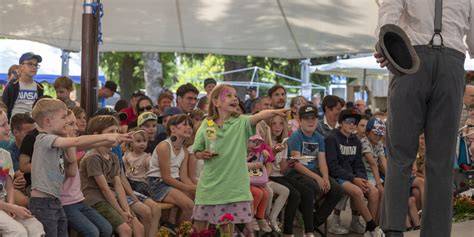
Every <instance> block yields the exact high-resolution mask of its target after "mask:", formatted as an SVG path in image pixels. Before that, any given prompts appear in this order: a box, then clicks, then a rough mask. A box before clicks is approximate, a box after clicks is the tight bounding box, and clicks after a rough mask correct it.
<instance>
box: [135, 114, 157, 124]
mask: <svg viewBox="0 0 474 237" xmlns="http://www.w3.org/2000/svg"><path fill="white" fill-rule="evenodd" d="M150 120H154V121H158V117H157V116H156V114H155V113H153V112H145V113H142V114H140V115H139V116H138V119H137V126H138V127H140V126H142V124H144V123H145V122H146V121H150Z"/></svg>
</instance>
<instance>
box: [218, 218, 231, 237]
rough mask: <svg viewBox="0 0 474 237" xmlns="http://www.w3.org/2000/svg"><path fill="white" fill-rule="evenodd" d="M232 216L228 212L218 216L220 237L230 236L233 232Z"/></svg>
mask: <svg viewBox="0 0 474 237" xmlns="http://www.w3.org/2000/svg"><path fill="white" fill-rule="evenodd" d="M233 222H234V216H232V214H230V213H226V214H224V215H222V216H221V217H220V218H219V225H218V226H217V228H219V232H220V234H221V236H222V237H231V236H232V234H233V233H234V224H233Z"/></svg>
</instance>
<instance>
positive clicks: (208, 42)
mask: <svg viewBox="0 0 474 237" xmlns="http://www.w3.org/2000/svg"><path fill="white" fill-rule="evenodd" d="M101 2H102V3H103V5H104V16H103V18H102V33H103V42H104V43H103V44H102V45H100V47H99V50H100V51H145V52H185V53H215V54H223V55H253V56H262V57H277V58H300V59H303V58H314V57H319V56H328V55H341V54H346V53H357V52H370V51H372V50H373V48H374V43H375V38H374V36H373V35H374V29H375V24H376V18H377V0H357V1H347V0H317V1H307V0H274V1H268V0H215V1H210V0H175V1H171V0H167V1H165V0H160V1H156V0H140V1H130V0H103V1H101ZM82 9H83V1H82V0H62V1H57V0H21V1H18V0H2V3H1V4H0V37H7V38H20V39H29V40H34V41H38V42H43V43H46V44H49V45H53V46H56V47H59V48H61V49H66V50H71V51H79V50H80V48H81V24H82Z"/></svg>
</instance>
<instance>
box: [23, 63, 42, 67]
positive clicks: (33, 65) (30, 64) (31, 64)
mask: <svg viewBox="0 0 474 237" xmlns="http://www.w3.org/2000/svg"><path fill="white" fill-rule="evenodd" d="M22 64H23V65H26V66H28V67H34V68H40V67H41V65H39V64H38V63H22Z"/></svg>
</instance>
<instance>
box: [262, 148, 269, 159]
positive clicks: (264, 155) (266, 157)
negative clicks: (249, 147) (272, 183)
mask: <svg viewBox="0 0 474 237" xmlns="http://www.w3.org/2000/svg"><path fill="white" fill-rule="evenodd" d="M262 155H263V157H265V160H266V159H268V157H269V156H270V153H268V151H266V150H263V151H262Z"/></svg>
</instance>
